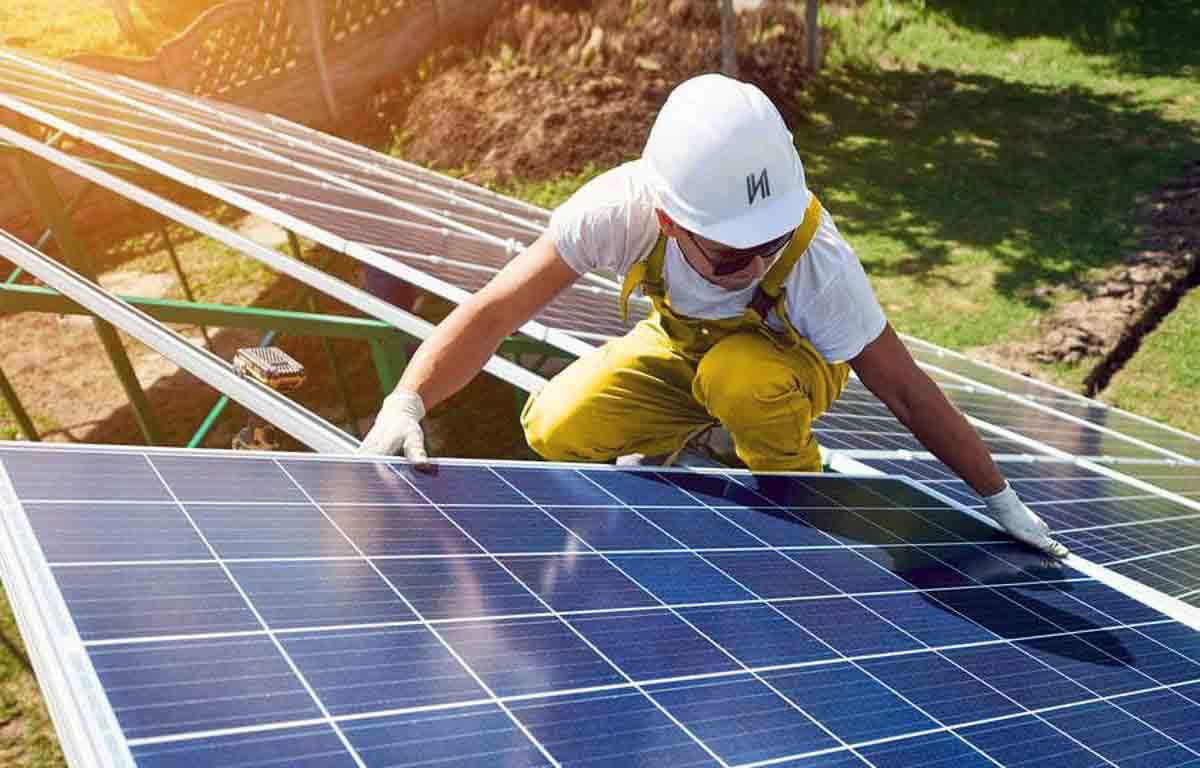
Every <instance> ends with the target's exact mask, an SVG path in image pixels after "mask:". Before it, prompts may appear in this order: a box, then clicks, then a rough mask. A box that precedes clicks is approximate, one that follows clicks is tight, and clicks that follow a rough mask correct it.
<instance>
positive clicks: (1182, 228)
mask: <svg viewBox="0 0 1200 768" xmlns="http://www.w3.org/2000/svg"><path fill="white" fill-rule="evenodd" d="M1137 217H1138V228H1139V230H1140V232H1141V241H1140V243H1139V245H1138V247H1137V248H1136V249H1135V250H1134V251H1133V252H1132V253H1130V254H1129V255H1128V256H1127V257H1126V258H1125V260H1124V263H1123V264H1121V265H1120V266H1118V267H1115V268H1113V269H1111V270H1109V271H1108V273H1107V274H1105V275H1103V276H1101V277H1100V278H1099V279H1096V280H1093V281H1091V282H1086V283H1080V284H1079V285H1075V286H1068V288H1073V289H1076V290H1079V291H1081V292H1082V293H1083V297H1082V298H1081V299H1079V300H1077V301H1072V302H1068V303H1066V304H1063V305H1061V306H1060V307H1059V308H1058V309H1056V310H1055V311H1054V312H1053V313H1052V314H1050V315H1048V316H1046V317H1045V318H1043V319H1042V320H1041V321H1040V323H1039V332H1040V336H1039V338H1038V339H1037V340H1035V341H1033V342H1028V343H1013V342H1006V343H1002V344H995V345H990V346H987V347H979V348H976V349H973V350H970V352H971V354H973V355H975V356H977V357H980V358H983V359H986V360H988V361H989V362H993V363H995V364H997V365H1001V366H1004V367H1006V368H1008V369H1010V370H1014V371H1017V372H1020V373H1023V374H1025V375H1027V376H1030V375H1036V369H1035V367H1034V366H1032V365H1031V362H1033V361H1036V362H1040V363H1056V362H1063V363H1074V364H1084V365H1087V366H1089V373H1088V374H1087V376H1086V377H1085V379H1084V394H1087V395H1089V396H1096V395H1098V394H1099V393H1100V392H1102V391H1103V390H1104V387H1105V386H1106V385H1107V384H1108V381H1109V379H1110V378H1111V377H1112V375H1113V374H1114V373H1115V372H1116V371H1118V370H1120V368H1121V366H1122V365H1124V363H1125V362H1126V361H1127V360H1129V358H1131V357H1132V356H1133V355H1134V354H1135V353H1136V352H1137V349H1138V346H1139V345H1140V342H1141V339H1142V337H1143V336H1145V335H1146V334H1148V333H1150V332H1151V331H1152V330H1154V328H1155V327H1157V325H1158V324H1159V322H1160V321H1161V320H1162V318H1164V317H1165V316H1166V315H1167V314H1169V313H1170V312H1171V310H1173V309H1174V308H1175V306H1176V304H1177V303H1178V302H1179V299H1180V298H1181V297H1182V296H1183V294H1184V293H1186V292H1187V291H1188V290H1191V289H1192V288H1194V287H1196V285H1197V284H1198V283H1200V161H1197V162H1192V163H1190V164H1189V165H1187V166H1186V167H1185V168H1184V169H1183V172H1182V173H1181V175H1180V176H1179V177H1177V178H1175V179H1172V180H1170V181H1168V182H1167V183H1165V184H1163V185H1162V186H1161V187H1160V188H1159V189H1158V190H1157V191H1156V192H1155V193H1154V194H1153V195H1151V196H1150V198H1149V199H1148V200H1145V201H1143V203H1142V205H1141V206H1140V208H1139V210H1138V213H1137ZM1051 290H1053V289H1051Z"/></svg>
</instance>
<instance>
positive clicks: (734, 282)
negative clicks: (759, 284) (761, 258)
mask: <svg viewBox="0 0 1200 768" xmlns="http://www.w3.org/2000/svg"><path fill="white" fill-rule="evenodd" d="M759 277H760V276H759V275H746V276H745V277H738V278H736V279H729V278H724V277H712V278H709V282H710V283H712V284H713V285H715V286H717V287H718V288H721V289H722V290H726V291H740V290H742V289H743V288H746V287H747V286H749V285H750V284H751V283H753V282H754V281H755V280H757V279H758V278H759Z"/></svg>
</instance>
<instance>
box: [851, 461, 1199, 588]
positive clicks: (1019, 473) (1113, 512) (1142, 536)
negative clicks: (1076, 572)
mask: <svg viewBox="0 0 1200 768" xmlns="http://www.w3.org/2000/svg"><path fill="white" fill-rule="evenodd" d="M859 461H861V462H862V463H864V464H867V465H868V466H871V467H874V468H876V469H878V470H880V471H882V472H885V473H888V474H897V475H904V476H908V477H913V478H919V479H921V481H922V482H923V483H924V484H925V485H926V486H927V487H929V488H931V489H933V490H936V491H938V492H940V493H942V494H945V495H946V496H948V497H950V498H953V499H954V500H955V501H958V502H960V503H962V504H964V505H966V506H970V507H974V508H977V509H978V508H982V507H983V502H982V500H981V499H980V498H979V497H978V496H977V495H976V494H975V493H974V492H973V491H972V490H971V489H970V488H969V487H968V486H967V485H966V483H964V482H963V481H962V480H960V479H959V478H957V477H956V476H955V475H954V474H953V472H951V470H950V469H949V468H948V467H946V466H945V465H944V464H942V463H941V462H939V461H936V460H892V459H870V458H864V459H859ZM999 466H1000V469H1001V471H1002V472H1003V473H1004V475H1005V476H1006V477H1007V478H1008V479H1009V482H1010V483H1011V484H1012V486H1013V488H1014V489H1015V490H1016V491H1017V494H1018V495H1019V496H1020V497H1021V498H1022V499H1023V500H1024V501H1025V502H1026V503H1027V504H1029V506H1030V508H1031V509H1033V510H1035V511H1036V512H1037V513H1038V514H1039V515H1041V516H1042V518H1043V519H1045V520H1046V522H1047V523H1048V524H1049V525H1050V527H1051V528H1052V529H1053V530H1054V531H1055V535H1056V536H1057V537H1058V538H1059V539H1060V540H1062V542H1063V543H1064V544H1066V545H1067V546H1068V547H1070V548H1071V550H1072V551H1073V552H1075V553H1076V554H1078V555H1080V556H1082V557H1084V558H1087V559H1088V560H1091V561H1093V562H1096V563H1099V564H1101V565H1104V566H1107V567H1108V568H1110V569H1112V570H1114V571H1116V572H1118V573H1122V574H1125V575H1126V576H1129V577H1130V578H1132V579H1134V580H1135V581H1138V582H1141V583H1143V584H1146V585H1147V586H1150V587H1153V588H1154V589H1157V590H1159V591H1160V592H1163V593H1165V594H1168V595H1171V596H1173V597H1178V598H1180V599H1182V600H1185V601H1187V602H1190V603H1191V604H1193V605H1197V606H1200V500H1196V501H1191V500H1189V499H1188V498H1187V496H1184V498H1183V499H1182V500H1176V499H1172V498H1167V497H1164V496H1163V495H1161V494H1158V493H1155V492H1154V491H1153V489H1150V490H1147V489H1144V488H1139V487H1136V486H1134V485H1131V484H1129V483H1127V482H1122V481H1121V480H1119V479H1116V478H1114V477H1111V476H1108V475H1104V474H1100V473H1098V472H1093V471H1091V470H1090V469H1087V468H1085V467H1080V466H1077V465H1076V464H1075V463H1074V462H1070V461H1056V460H1038V461H1036V462H1028V461H1001V462H1000V464H999ZM1128 467H1137V468H1138V472H1141V473H1149V474H1150V475H1151V476H1153V475H1154V474H1156V473H1163V472H1167V471H1168V470H1175V471H1177V472H1179V473H1180V475H1184V474H1185V473H1186V472H1187V470H1186V469H1181V468H1179V467H1171V466H1170V465H1161V466H1158V467H1157V468H1156V465H1150V464H1135V465H1125V464H1117V465H1113V467H1112V468H1113V469H1115V470H1117V471H1119V472H1124V471H1125V470H1126V469H1127V468H1128ZM1192 472H1193V474H1194V473H1195V470H1192ZM1130 474H1131V475H1132V476H1135V477H1136V474H1134V473H1130ZM1174 479H1178V477H1177V476H1175V477H1174ZM1151 482H1153V481H1152V480H1151ZM1182 482H1186V480H1184V481H1182ZM1182 482H1181V484H1182ZM1193 487H1194V486H1193Z"/></svg>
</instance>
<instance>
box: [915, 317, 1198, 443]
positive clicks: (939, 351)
mask: <svg viewBox="0 0 1200 768" xmlns="http://www.w3.org/2000/svg"><path fill="white" fill-rule="evenodd" d="M904 341H905V344H906V345H907V346H908V348H909V350H910V351H911V352H912V354H913V357H914V358H915V359H916V360H917V361H918V362H920V363H923V364H925V365H927V366H929V370H930V373H931V375H933V376H934V378H935V379H936V380H937V381H938V383H940V384H964V383H965V384H980V385H983V386H985V387H991V388H994V389H996V390H999V391H1002V392H1007V393H1010V394H1013V395H1017V396H1019V397H1022V398H1025V399H1027V400H1029V401H1031V402H1032V403H1036V404H1038V405H1042V406H1047V407H1049V408H1052V409H1054V410H1056V411H1059V412H1060V413H1061V414H1065V415H1067V416H1071V417H1074V418H1076V419H1079V420H1082V421H1085V422H1088V423H1090V424H1092V425H1093V426H1095V427H1097V428H1101V429H1107V430H1112V431H1114V432H1117V433H1119V434H1120V435H1122V436H1124V437H1126V438H1131V439H1133V440H1140V441H1142V442H1144V443H1149V444H1151V445H1153V446H1156V447H1158V448H1160V449H1162V450H1164V451H1170V452H1171V453H1173V454H1175V456H1174V458H1176V459H1183V460H1186V459H1194V460H1197V461H1200V437H1198V436H1196V435H1192V434H1189V433H1187V432H1183V431H1181V430H1178V429H1174V428H1172V427H1169V426H1166V425H1164V424H1160V423H1158V422H1155V421H1152V420H1150V419H1147V418H1145V417H1143V416H1137V415H1135V414H1132V413H1128V412H1126V411H1122V410H1119V409H1117V408H1113V407H1112V406H1110V405H1107V404H1105V403H1102V402H1099V401H1097V400H1092V399H1090V398H1085V397H1083V396H1081V395H1078V394H1074V393H1071V392H1067V391H1065V390H1062V389H1058V388H1056V387H1052V386H1050V385H1048V384H1044V383H1042V382H1040V381H1037V380H1035V379H1031V378H1029V377H1028V376H1021V375H1019V374H1016V373H1013V372H1011V371H1005V370H1003V369H1000V368H997V367H995V366H991V365H987V364H985V363H981V362H978V361H975V360H971V359H970V358H968V357H966V356H965V355H962V354H960V353H958V352H954V351H951V350H947V349H943V348H941V347H938V346H936V345H934V344H930V343H929V342H926V341H922V340H920V339H915V338H912V337H910V336H906V337H905V338H904ZM1067 450H1069V448H1068V449H1067ZM1118 455H1126V454H1118Z"/></svg>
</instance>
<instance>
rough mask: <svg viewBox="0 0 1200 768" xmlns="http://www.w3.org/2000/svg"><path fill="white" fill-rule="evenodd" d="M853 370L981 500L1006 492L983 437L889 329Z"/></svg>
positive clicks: (871, 345)
mask: <svg viewBox="0 0 1200 768" xmlns="http://www.w3.org/2000/svg"><path fill="white" fill-rule="evenodd" d="M850 366H851V367H852V368H853V369H854V372H855V373H857V374H858V378H860V379H862V382H863V384H865V385H866V387H867V389H869V390H871V391H872V392H873V393H875V396H876V397H878V398H879V399H880V400H882V401H883V402H884V404H885V405H886V406H887V407H888V409H889V410H890V411H891V412H892V413H893V414H895V416H896V418H897V419H899V420H900V422H901V423H902V424H904V426H906V427H908V429H909V430H910V431H911V432H912V433H913V435H914V436H916V438H917V439H918V440H920V441H921V444H922V445H924V446H925V447H926V448H928V449H929V451H930V453H932V454H933V455H934V456H937V457H938V458H939V459H941V460H942V462H943V463H944V464H946V466H948V467H950V468H951V469H953V470H954V471H955V473H957V474H958V476H959V477H961V478H962V479H963V480H966V481H967V483H968V484H970V486H971V487H972V488H974V489H975V491H976V492H977V493H978V494H979V495H980V496H990V495H992V494H995V493H998V492H999V491H1001V490H1002V489H1003V488H1004V477H1003V476H1002V475H1001V474H1000V470H999V469H997V467H996V463H995V462H994V461H992V455H991V453H990V452H989V451H988V449H987V446H986V445H984V444H983V441H982V440H981V439H980V438H979V433H978V432H976V431H975V428H974V427H972V426H971V425H970V423H969V422H968V421H967V420H966V418H965V417H964V416H963V415H962V414H961V413H960V412H959V411H958V409H957V408H955V407H954V405H953V404H952V403H951V402H950V401H949V400H947V399H946V396H945V395H944V394H942V390H941V389H939V388H938V386H937V385H936V384H934V383H933V380H932V379H930V378H929V376H928V375H927V374H926V373H925V372H924V371H922V370H921V369H920V368H918V367H917V364H916V363H915V362H914V361H913V359H912V356H911V355H910V354H909V353H908V349H907V348H906V347H905V346H904V342H902V341H901V340H900V337H899V336H897V335H896V332H895V331H894V330H893V329H892V326H891V325H890V324H889V325H887V326H886V327H885V328H884V329H883V333H881V334H880V335H879V338H877V339H876V340H875V341H873V342H871V343H870V344H868V345H867V346H866V347H865V348H864V349H863V351H862V352H860V353H859V354H858V356H857V357H855V358H854V359H853V360H851V361H850Z"/></svg>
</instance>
